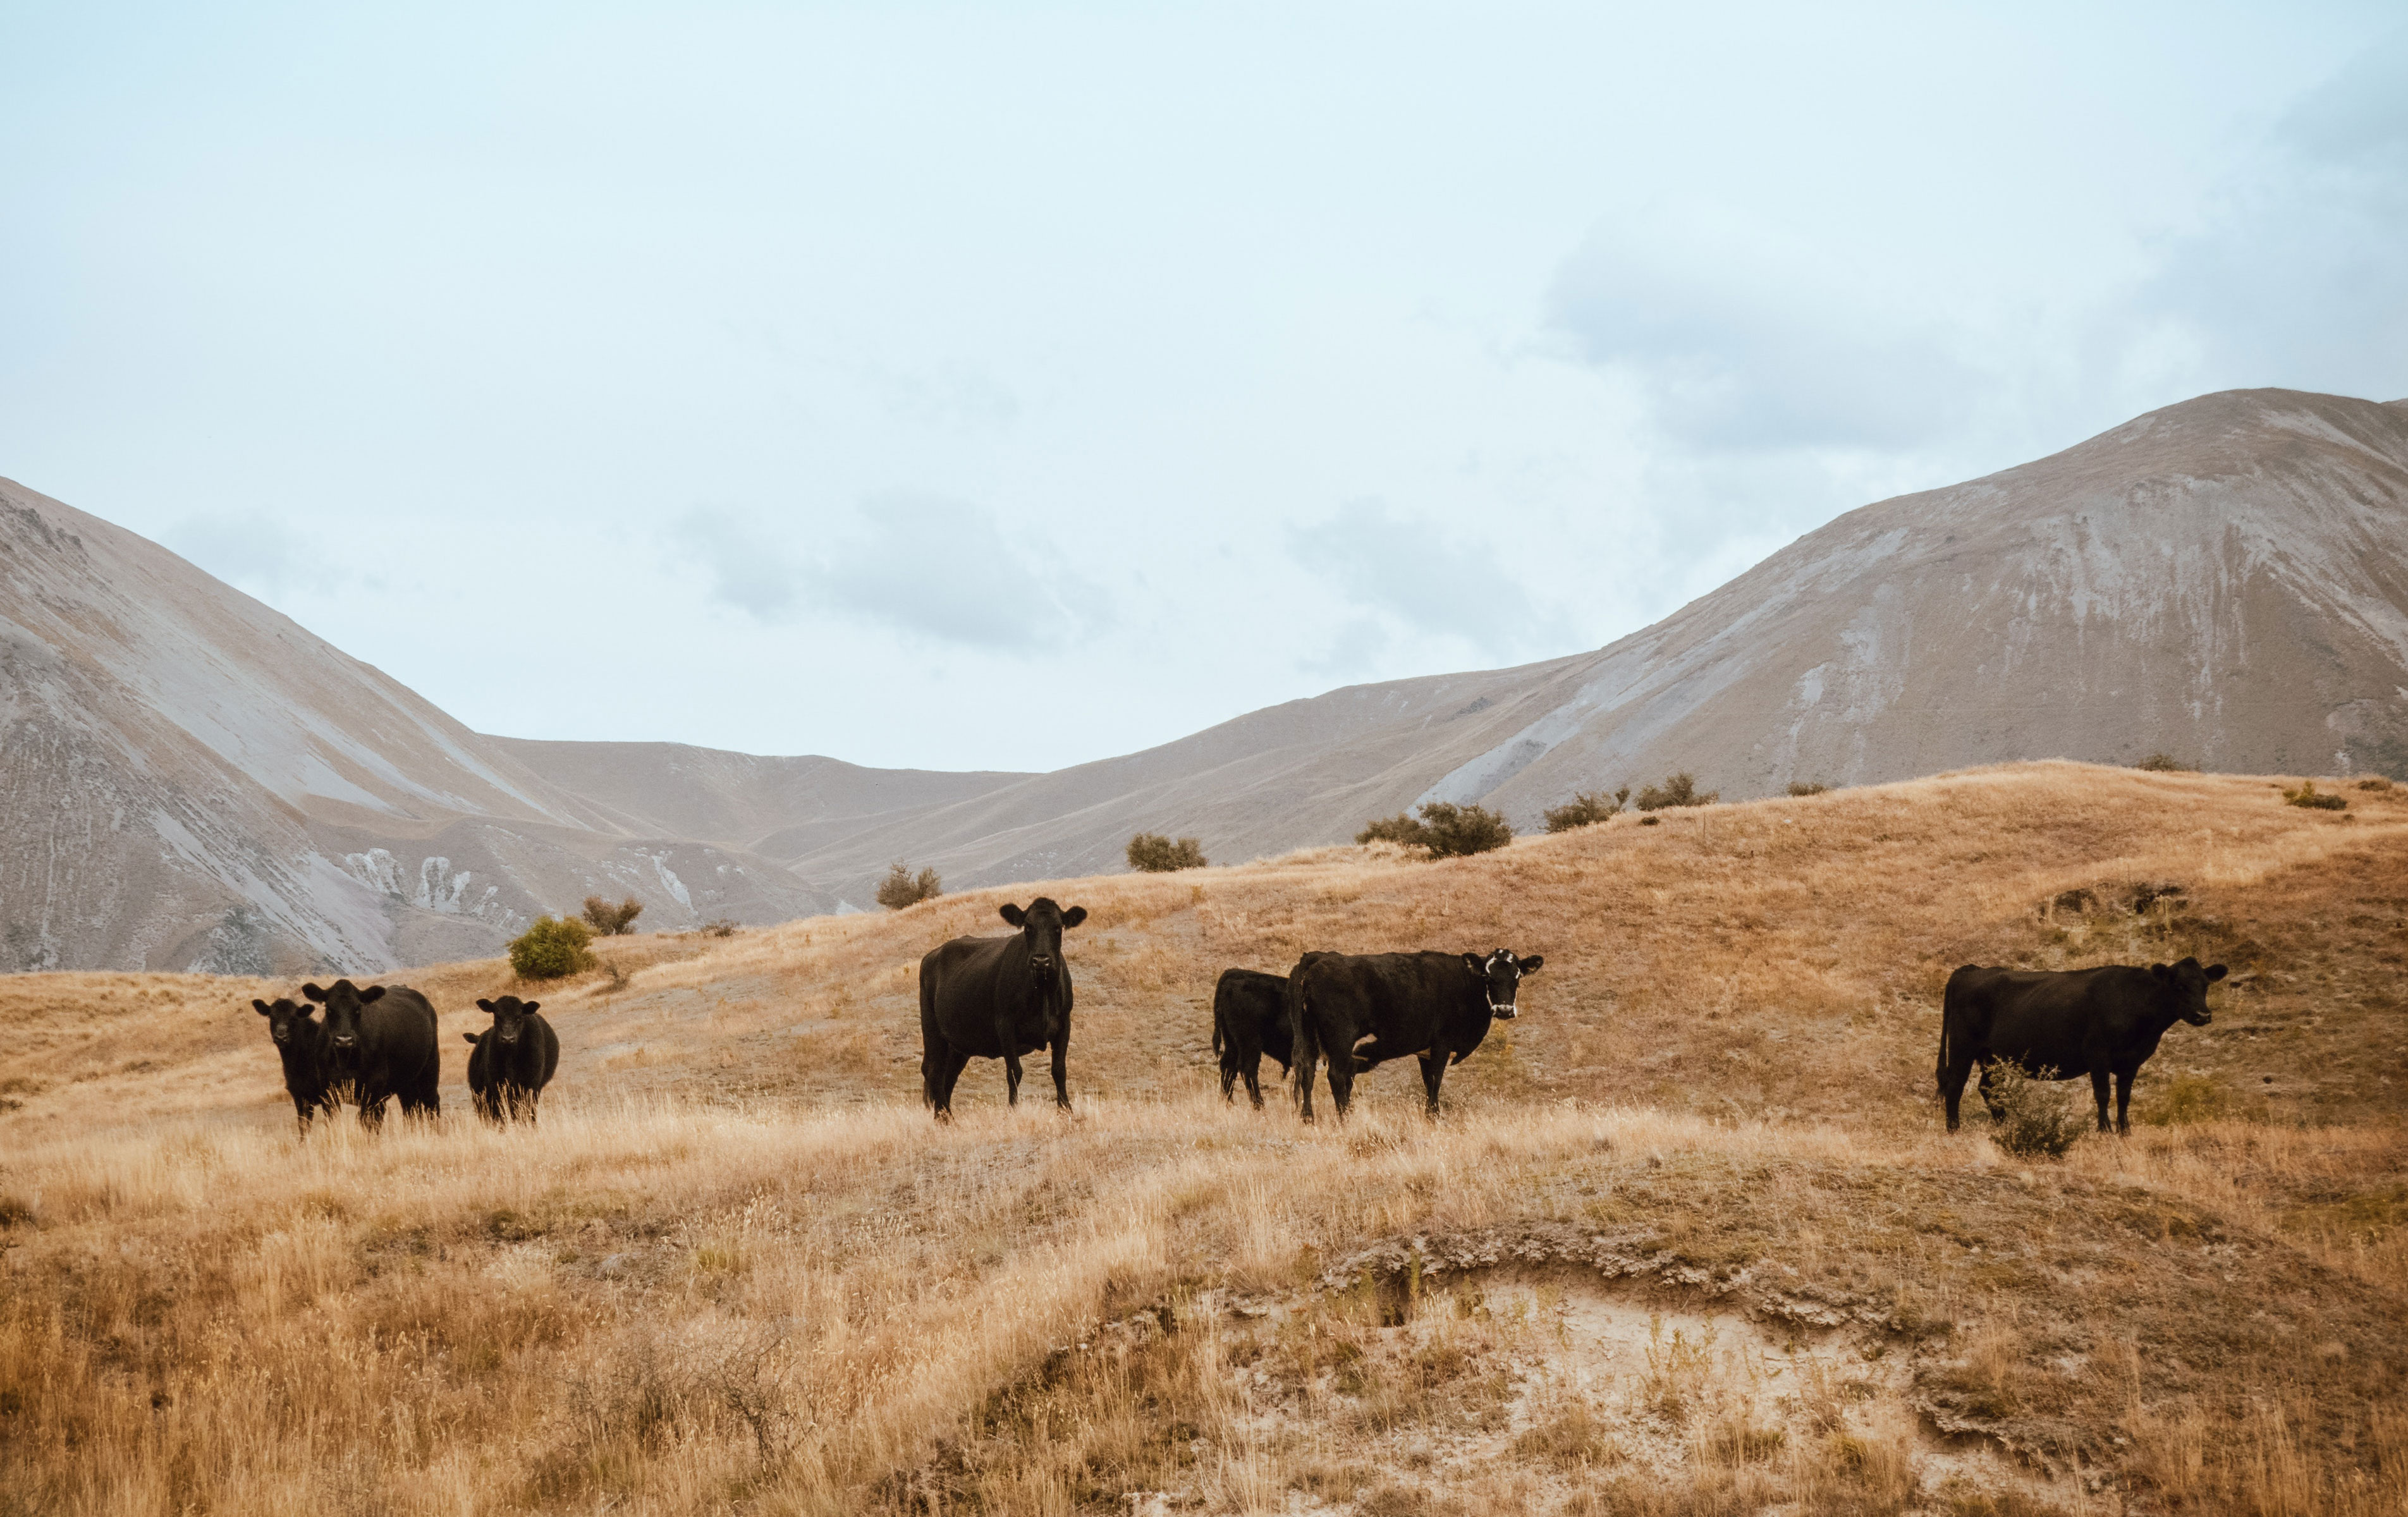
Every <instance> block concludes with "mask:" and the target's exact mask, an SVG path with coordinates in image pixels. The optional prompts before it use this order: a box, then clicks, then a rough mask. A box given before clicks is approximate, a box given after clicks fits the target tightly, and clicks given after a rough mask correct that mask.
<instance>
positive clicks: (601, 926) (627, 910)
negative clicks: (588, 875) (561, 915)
mask: <svg viewBox="0 0 2408 1517" xmlns="http://www.w3.org/2000/svg"><path fill="white" fill-rule="evenodd" d="M643 914H644V903H643V902H641V901H639V900H638V899H636V898H635V897H634V896H633V895H630V896H628V897H627V898H626V899H625V900H624V901H621V902H620V903H619V904H618V905H616V906H612V905H611V904H610V903H609V901H606V900H604V899H603V898H602V897H601V896H599V895H588V896H587V897H585V924H586V925H587V926H589V927H591V928H593V929H594V930H595V932H596V933H598V934H600V935H601V936H603V937H621V936H624V934H627V933H631V932H633V931H635V930H636V919H637V918H638V917H639V916H642V915H643Z"/></svg>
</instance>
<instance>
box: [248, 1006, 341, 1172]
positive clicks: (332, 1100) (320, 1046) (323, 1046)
mask: <svg viewBox="0 0 2408 1517" xmlns="http://www.w3.org/2000/svg"><path fill="white" fill-rule="evenodd" d="M251 1008H252V1009H254V1010H256V1011H257V1012H258V1013H259V1014H260V1015H261V1016H263V1017H265V1018H266V1019H267V1036H268V1037H270V1038H274V1039H276V1056H277V1058H279V1060H281V1061H283V1065H284V1092H285V1094H286V1095H290V1096H292V1097H293V1114H294V1116H295V1117H297V1118H299V1119H300V1123H301V1136H302V1137H304V1138H307V1137H308V1136H309V1120H310V1119H311V1118H312V1117H314V1116H316V1115H317V1114H318V1113H319V1112H321V1111H324V1112H327V1113H329V1114H331V1113H332V1112H333V1111H334V1109H336V1108H337V1107H338V1106H340V1105H341V1104H342V1101H341V1098H340V1097H339V1096H337V1095H336V1093H335V1077H334V1072H333V1069H332V1067H331V1064H332V1060H333V1057H334V1047H333V1045H332V1044H330V1043H329V1042H328V1041H327V1039H326V1024H325V1023H322V1022H320V1021H319V1020H318V1019H317V1018H315V1017H312V1016H311V1015H310V1014H309V1009H308V1007H305V1006H297V1005H295V1004H294V1003H293V1002H292V1001H290V1000H286V999H283V998H281V997H279V999H278V1000H277V1002H276V1004H275V1005H273V1006H270V1005H269V1004H268V1003H267V1002H265V1001H253V1002H251Z"/></svg>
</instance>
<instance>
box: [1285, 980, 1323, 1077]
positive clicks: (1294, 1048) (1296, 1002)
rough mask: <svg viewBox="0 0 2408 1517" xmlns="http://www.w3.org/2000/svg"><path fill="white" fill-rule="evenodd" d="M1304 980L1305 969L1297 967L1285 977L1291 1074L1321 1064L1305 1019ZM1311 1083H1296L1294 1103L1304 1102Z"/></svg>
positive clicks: (1309, 1019) (1318, 1046)
mask: <svg viewBox="0 0 2408 1517" xmlns="http://www.w3.org/2000/svg"><path fill="white" fill-rule="evenodd" d="M1305 978H1306V977H1305V966H1303V965H1301V964H1299V965H1297V966H1296V973H1294V974H1292V975H1290V976H1288V977H1287V1038H1288V1045H1289V1046H1288V1059H1289V1066H1288V1067H1289V1069H1290V1070H1291V1071H1293V1070H1297V1069H1311V1068H1312V1066H1314V1065H1315V1064H1317V1063H1319V1062H1320V1060H1321V1035H1320V1033H1319V1032H1317V1031H1316V1030H1315V1029H1314V1027H1313V1025H1312V1017H1310V1016H1308V1015H1306V1012H1307V1010H1308V1009H1309V1008H1308V1006H1307V1004H1306V1000H1307V997H1306V993H1305ZM1311 1083H1312V1082H1311V1081H1310V1080H1309V1079H1308V1080H1304V1081H1297V1087H1296V1097H1297V1101H1299V1102H1301V1101H1302V1100H1303V1099H1304V1093H1305V1092H1306V1090H1308V1089H1309V1088H1311Z"/></svg>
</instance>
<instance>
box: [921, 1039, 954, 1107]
mask: <svg viewBox="0 0 2408 1517" xmlns="http://www.w3.org/2000/svg"><path fill="white" fill-rule="evenodd" d="M952 1052H953V1049H952V1048H951V1047H949V1046H948V1045H947V1044H946V1042H945V1040H944V1039H943V1038H939V1037H938V1036H937V1035H936V1033H935V1032H933V1031H931V1030H930V1029H929V1028H928V1026H927V1025H926V1024H925V1023H922V1025H921V1028H920V1104H921V1105H923V1106H925V1107H927V1108H928V1109H930V1110H935V1109H937V1108H939V1107H941V1106H943V1105H944V1104H945V1100H944V1096H945V1091H944V1086H945V1060H946V1058H947V1057H949V1056H950V1055H951V1054H952Z"/></svg>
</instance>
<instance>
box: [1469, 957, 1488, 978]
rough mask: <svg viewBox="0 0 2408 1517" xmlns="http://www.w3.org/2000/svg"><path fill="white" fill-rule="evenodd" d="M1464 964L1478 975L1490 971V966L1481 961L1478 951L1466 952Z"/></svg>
mask: <svg viewBox="0 0 2408 1517" xmlns="http://www.w3.org/2000/svg"><path fill="white" fill-rule="evenodd" d="M1463 966H1464V967H1465V968H1467V969H1469V970H1470V971H1471V972H1472V973H1473V974H1476V975H1484V974H1486V973H1487V972H1488V966H1486V965H1484V964H1483V963H1481V962H1480V955H1479V954H1477V953H1466V954H1465V955H1464V956H1463Z"/></svg>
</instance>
